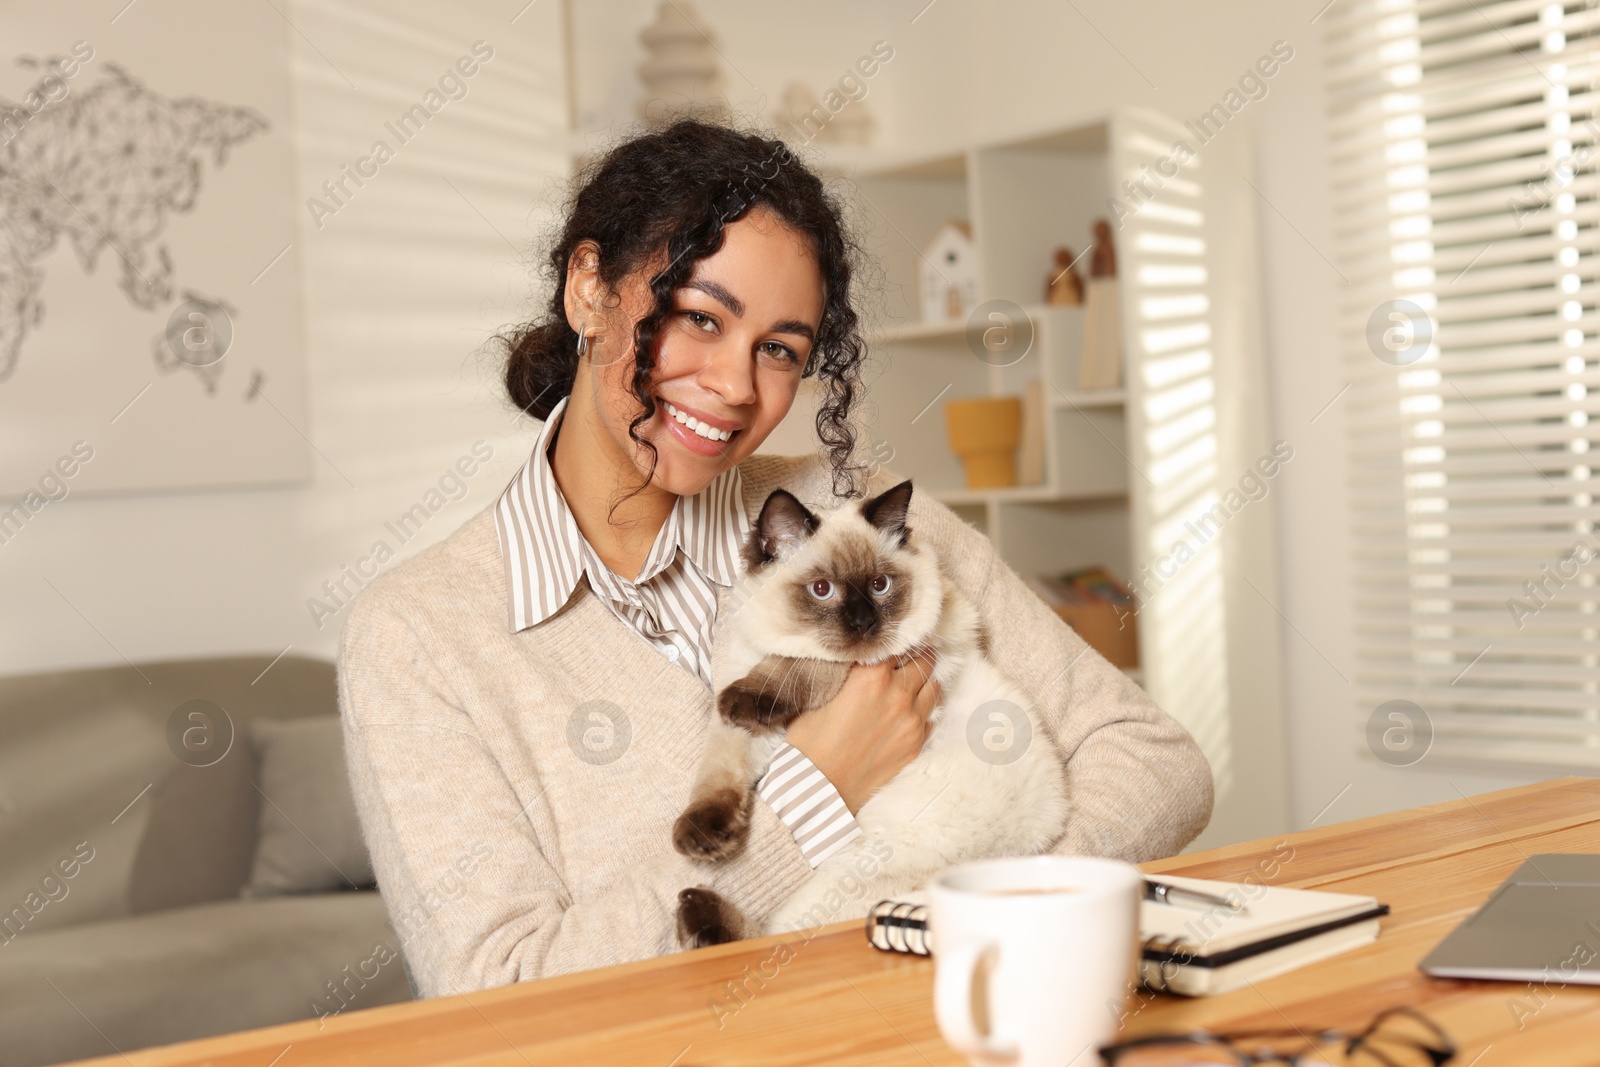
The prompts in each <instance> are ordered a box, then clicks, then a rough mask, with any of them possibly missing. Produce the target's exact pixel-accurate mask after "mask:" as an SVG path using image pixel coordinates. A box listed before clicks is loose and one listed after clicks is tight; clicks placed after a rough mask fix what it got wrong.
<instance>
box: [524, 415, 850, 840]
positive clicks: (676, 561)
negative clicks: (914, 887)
mask: <svg viewBox="0 0 1600 1067" xmlns="http://www.w3.org/2000/svg"><path fill="white" fill-rule="evenodd" d="M568 399H570V398H569V397H563V398H562V399H561V400H560V401H559V402H558V403H557V404H556V406H555V407H554V408H553V409H551V412H550V417H549V418H547V419H546V420H545V422H544V426H543V428H542V429H540V431H539V437H538V440H536V441H535V442H534V446H533V454H532V455H531V456H530V457H529V458H528V462H527V463H525V464H523V467H522V469H521V470H520V471H518V472H517V475H516V477H514V478H513V479H512V480H511V484H510V485H508V486H506V489H505V492H504V493H502V494H501V495H500V499H499V501H498V502H496V504H495V530H496V531H497V532H498V534H499V537H500V554H501V556H502V557H503V559H504V561H505V568H506V586H507V588H508V589H509V590H510V603H509V605H508V610H509V613H510V627H511V631H512V632H513V633H516V632H520V631H522V630H526V629H528V628H529V627H532V626H537V625H538V624H539V623H541V622H543V621H544V620H545V619H547V618H549V617H550V616H551V615H554V614H555V613H556V612H557V611H558V610H559V609H560V608H562V607H563V606H564V605H565V604H566V603H567V601H568V600H569V599H571V597H572V593H573V590H574V589H576V588H577V585H578V579H579V578H580V577H582V576H584V575H587V576H588V579H589V586H590V588H591V589H592V590H593V591H594V593H595V594H596V595H597V596H599V597H600V599H601V600H602V601H604V602H605V604H606V606H607V607H609V608H610V609H611V610H612V612H613V613H615V614H616V615H617V617H618V618H620V619H621V620H622V621H623V622H625V623H627V624H628V625H629V626H631V627H632V628H633V629H634V630H635V631H636V632H638V633H639V635H640V636H642V637H643V638H644V639H645V640H647V641H649V642H650V643H651V645H653V646H654V647H655V648H656V650H657V651H659V652H660V653H661V654H662V655H664V656H666V657H667V658H668V659H670V660H672V661H673V662H675V663H681V664H683V665H684V666H685V667H686V668H687V669H688V670H689V671H691V672H692V673H693V674H694V675H695V676H696V677H698V678H699V679H700V680H701V681H702V682H704V683H705V684H706V686H707V687H708V688H709V687H710V686H711V684H712V683H711V631H712V624H713V623H714V622H715V620H716V611H717V595H716V588H715V586H714V585H713V583H715V585H722V586H730V585H732V584H733V582H734V579H735V577H736V576H737V573H738V560H739V546H740V544H741V543H742V542H743V540H744V537H745V535H746V533H747V531H748V530H749V528H750V519H749V516H748V515H747V514H746V512H745V507H744V496H743V489H742V486H743V480H742V478H741V477H740V474H739V468H738V467H729V468H728V469H727V470H726V471H724V472H722V473H721V474H719V475H717V476H716V477H715V478H713V479H712V480H711V484H710V485H708V486H706V487H705V488H704V489H702V490H701V491H700V492H698V493H696V494H694V495H693V496H680V497H678V500H677V503H676V504H674V505H673V508H672V511H671V512H670V513H669V514H668V516H667V521H666V522H665V523H663V524H662V526H661V530H660V532H659V533H657V534H656V539H655V543H654V544H653V545H651V547H650V553H649V555H648V556H646V557H645V562H644V566H643V567H641V568H640V570H639V574H638V576H637V577H635V578H634V579H633V580H632V581H630V580H628V579H626V578H623V577H622V576H620V575H618V574H617V573H616V572H615V571H613V570H611V568H610V567H608V566H606V564H605V562H604V561H603V560H601V559H600V557H599V556H598V555H597V554H596V553H595V551H594V548H593V547H592V546H591V545H590V544H589V542H588V539H587V538H585V537H584V536H583V533H582V531H580V530H579V529H578V522H577V519H576V518H575V517H574V516H573V514H572V510H571V508H569V507H568V506H567V501H566V498H565V497H564V496H563V495H562V493H561V488H560V486H558V485H557V484H556V479H555V474H554V472H553V471H552V470H551V469H550V460H549V449H550V445H551V443H552V442H553V441H554V439H555V435H556V431H557V430H558V429H559V428H560V423H561V415H562V413H563V412H564V411H565V410H566V406H567V400H568ZM757 791H758V792H759V793H760V794H761V796H762V797H763V798H764V799H766V800H767V802H768V803H769V804H771V805H772V808H773V811H775V812H776V813H777V815H778V817H779V818H781V819H782V820H783V821H784V823H785V824H786V825H787V826H788V827H789V829H790V830H791V831H792V832H793V833H794V835H795V840H796V841H797V842H798V843H799V845H800V848H801V851H803V852H804V853H805V856H806V859H807V860H809V861H810V863H811V865H812V866H813V867H816V866H818V865H819V864H821V863H822V861H823V860H825V859H827V858H828V857H829V856H831V855H832V854H833V853H834V852H836V851H838V850H839V849H841V848H843V847H844V846H845V845H846V844H848V843H849V842H850V841H851V840H853V839H854V838H856V837H858V836H860V833H861V828H860V827H859V826H858V825H857V824H856V821H855V818H854V817H853V816H852V815H851V814H850V809H849V808H848V807H847V806H846V805H845V802H844V798H843V797H841V796H840V795H839V791H838V790H837V789H835V788H834V786H833V783H831V782H829V781H828V778H827V776H826V775H824V774H823V773H822V771H821V770H819V769H818V768H817V766H816V765H815V764H814V763H812V762H811V761H810V760H809V759H807V758H806V757H805V755H804V754H803V753H802V752H801V751H800V750H799V749H797V748H795V747H794V746H792V745H789V744H787V743H784V744H782V745H781V746H780V748H779V750H778V753H777V754H776V755H775V756H774V757H773V760H772V764H771V765H770V767H769V768H768V770H767V772H766V774H765V775H763V776H762V779H761V781H760V782H759V783H758V784H757Z"/></svg>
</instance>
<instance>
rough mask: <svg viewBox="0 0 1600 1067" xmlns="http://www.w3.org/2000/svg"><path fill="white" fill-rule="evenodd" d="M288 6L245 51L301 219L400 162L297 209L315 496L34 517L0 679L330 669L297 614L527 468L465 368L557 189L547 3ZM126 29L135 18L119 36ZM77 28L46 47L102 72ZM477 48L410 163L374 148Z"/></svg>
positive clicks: (10, 573)
mask: <svg viewBox="0 0 1600 1067" xmlns="http://www.w3.org/2000/svg"><path fill="white" fill-rule="evenodd" d="M119 6H120V5H119ZM519 6H520V5H519ZM284 10H285V13H286V14H287V16H288V18H289V20H291V21H292V23H293V26H292V27H291V26H290V25H289V24H287V23H285V24H284V25H283V27H282V30H283V38H282V40H279V41H264V42H261V46H262V47H264V48H279V49H286V50H287V51H288V54H289V57H290V64H291V70H292V77H293V91H294V108H295V115H296V127H297V137H296V142H297V149H298V153H299V160H298V175H299V181H298V185H299V189H298V192H297V203H303V201H304V200H305V199H306V198H307V197H309V196H311V195H313V194H314V193H315V192H316V191H317V190H318V188H319V187H320V186H321V184H322V182H323V181H324V180H325V179H328V178H330V177H336V176H337V173H338V170H339V165H340V164H341V163H350V162H353V161H354V160H355V159H356V158H357V157H358V156H362V155H365V154H367V152H368V151H369V149H370V147H371V145H372V142H373V141H374V140H377V139H380V138H384V139H386V140H389V141H390V143H391V147H393V148H395V152H396V154H395V158H394V159H393V160H392V161H391V162H389V163H388V164H386V165H384V166H383V167H382V168H381V169H380V171H379V173H378V175H377V177H375V178H373V179H371V180H370V181H369V182H368V183H367V185H366V186H365V187H363V188H362V189H361V190H359V192H358V194H357V195H356V196H355V197H353V198H352V199H351V200H350V202H349V203H348V205H347V206H346V207H344V208H343V209H342V210H341V211H340V212H339V213H338V214H337V215H336V216H334V217H332V218H327V219H324V220H323V222H324V225H323V227H322V228H321V230H320V231H319V230H318V229H317V228H316V227H315V226H314V225H313V224H312V220H311V216H310V213H309V212H308V211H306V210H304V209H303V208H302V209H301V210H300V212H299V217H300V219H301V227H300V231H299V247H298V251H299V253H300V255H301V257H302V263H303V268H304V275H303V277H304V289H305V301H306V322H307V331H306V349H307V353H308V357H307V358H308V363H309V371H310V374H309V380H310V409H311V413H310V418H309V421H308V423H307V424H306V425H304V426H302V427H300V429H301V430H303V431H304V432H305V434H306V436H307V437H309V438H310V440H311V441H312V442H313V443H314V444H315V446H316V448H317V450H318V451H319V452H320V453H321V456H320V457H318V456H314V457H313V464H314V465H313V474H312V480H311V482H310V484H309V485H306V486H303V487H296V488H286V489H274V490H249V491H234V492H195V493H170V494H160V495H144V496H127V497H99V498H96V497H91V496H87V495H73V496H71V497H69V498H67V500H65V501H63V502H61V503H58V504H52V505H51V506H50V507H49V508H48V509H47V510H45V511H43V512H41V513H40V514H39V515H38V516H37V517H35V519H34V520H33V521H32V522H30V523H29V524H28V526H27V527H26V528H25V529H24V530H23V531H22V532H21V534H20V535H19V536H17V537H16V538H15V539H13V540H12V541H11V542H10V543H8V544H6V545H5V546H3V547H0V605H4V608H3V610H0V674H10V673H21V672H26V671H33V670H42V669H47V668H52V667H70V666H80V665H88V664H102V663H118V662H121V657H123V656H125V657H127V658H128V659H130V660H133V661H135V662H137V661H141V660H146V659H156V658H163V657H185V656H193V655H204V654H211V653H216V654H222V653H232V652H263V651H264V652H267V653H268V654H276V653H277V652H279V651H280V650H282V649H284V648H285V647H286V646H292V647H293V649H294V650H295V651H296V652H301V653H311V654H318V655H323V656H327V657H332V656H333V655H334V653H335V651H336V648H337V640H338V633H339V626H338V622H339V619H338V618H337V617H335V618H333V619H331V620H324V625H323V626H322V627H321V628H318V626H317V625H315V623H314V622H313V619H312V615H311V613H310V611H309V610H308V608H307V599H308V598H309V597H311V596H313V595H314V594H316V593H317V592H318V591H319V587H320V586H321V584H322V583H323V582H324V581H325V580H329V579H335V578H338V577H339V576H340V573H341V568H342V567H343V566H344V565H346V564H351V563H354V562H355V561H356V559H357V558H358V557H360V556H361V555H363V554H365V553H367V552H368V551H369V550H370V549H371V548H372V546H373V544H374V543H375V542H376V541H378V540H380V539H381V540H386V541H387V542H388V543H389V544H390V547H391V548H394V549H396V550H397V551H398V552H399V553H400V554H401V555H405V554H409V553H410V552H413V551H415V550H416V549H417V548H418V547H420V546H421V545H422V544H424V543H428V542H432V541H434V540H437V539H438V538H440V537H442V536H444V535H445V534H446V533H448V532H449V531H450V530H452V529H454V528H455V527H456V526H458V525H460V523H461V522H462V521H463V520H465V519H466V518H467V516H469V515H470V514H472V513H473V512H474V511H476V510H477V509H478V508H480V507H482V506H484V505H485V504H487V503H488V502H489V501H490V500H492V499H493V497H494V496H495V495H496V494H497V493H498V491H499V489H500V488H501V487H503V486H504V484H505V483H506V481H507V480H509V478H510V476H511V474H512V473H514V471H515V470H516V468H517V467H518V466H519V465H520V464H521V461H522V459H523V458H525V455H526V449H527V447H528V444H529V443H530V442H531V437H530V435H529V430H530V429H532V428H534V425H535V424H530V423H528V422H527V421H526V420H524V422H523V425H522V427H516V426H514V425H513V423H512V419H511V416H512V414H513V412H511V411H510V410H509V409H508V407H507V406H506V405H504V404H503V403H502V402H501V400H500V394H499V390H498V387H497V386H496V385H495V383H494V381H493V375H494V360H493V359H492V357H491V356H490V355H489V354H488V350H486V349H484V350H483V353H484V354H482V355H479V354H478V353H479V351H480V349H481V348H482V346H483V343H484V341H485V340H486V338H487V337H488V334H489V333H490V332H491V331H493V330H495V329H497V328H499V327H501V326H503V325H505V324H508V323H511V322H513V321H515V320H517V319H519V318H520V317H521V316H522V315H524V314H525V313H526V312H527V311H528V310H529V308H530V305H529V303H528V300H529V279H528V272H527V271H526V270H525V268H524V265H523V264H522V263H521V262H520V261H519V260H520V257H521V256H522V254H523V252H524V250H525V249H526V248H527V247H528V246H529V245H530V244H531V243H532V241H533V240H534V238H536V237H537V236H538V235H539V233H540V227H541V226H542V225H544V222H545V214H546V212H545V208H546V206H547V204H548V203H549V201H550V198H551V197H552V196H553V195H555V191H554V190H553V188H552V186H551V184H550V182H551V180H552V178H559V177H561V176H564V173H565V167H566V160H565V157H564V155H563V152H564V151H565V127H566V122H567V112H566V83H565V77H566V71H565V66H564V53H563V48H562V41H563V27H562V23H561V7H560V6H559V5H558V4H554V3H548V2H546V3H542V4H535V5H533V6H532V7H530V8H529V9H527V10H526V11H525V12H524V13H523V14H522V15H521V17H520V18H518V19H517V21H516V23H515V24H514V25H513V24H512V23H511V21H510V20H511V18H512V17H513V16H514V15H515V14H516V11H517V7H516V6H512V7H509V8H508V7H507V5H505V4H499V3H490V2H487V0H470V2H466V3H462V2H453V3H451V4H450V5H448V8H446V7H444V6H442V5H436V4H431V3H425V2H422V0H409V2H406V3H390V2H383V3H380V2H379V0H361V2H351V0H295V2H293V3H290V4H288V5H286V6H285V7H284ZM145 14H146V12H144V11H141V9H140V6H134V7H132V8H131V9H130V10H128V11H127V12H126V13H125V14H123V15H122V16H121V18H120V19H119V22H120V23H123V24H126V23H128V22H129V21H130V20H136V19H139V18H141V17H143V16H144V15H145ZM83 18H84V19H86V20H87V19H89V18H90V14H88V13H86V14H84V16H83ZM88 29H89V27H87V26H86V27H85V30H84V32H80V33H77V34H73V33H67V34H65V36H64V39H66V40H72V39H74V37H75V36H86V37H92V38H93V39H94V41H95V43H96V45H97V46H102V45H103V46H104V47H102V52H104V53H106V54H109V53H110V52H111V51H112V50H113V48H114V44H115V36H114V35H115V33H116V32H117V26H116V25H115V24H113V25H109V26H108V25H106V24H105V20H104V19H97V21H95V23H94V25H93V27H92V29H93V31H94V32H93V33H92V34H91V33H89V32H87V30H88ZM479 39H482V40H484V41H485V42H487V43H488V44H489V45H490V46H491V47H492V48H493V49H494V57H493V58H492V59H491V60H490V61H489V62H488V63H487V64H485V65H484V66H483V67H482V69H481V70H480V71H479V72H478V74H476V75H475V76H474V77H473V78H472V79H471V80H470V82H469V89H470V91H469V93H468V95H467V96H466V97H465V98H463V99H459V100H452V101H450V102H449V103H448V104H447V105H446V106H445V107H444V108H443V109H442V110H441V111H440V112H439V114H438V115H436V116H435V117H434V118H433V119H432V120H431V121H430V122H429V124H428V125H427V127H426V128H425V129H424V130H423V131H422V132H421V133H419V134H418V135H417V136H416V137H415V139H414V140H412V141H411V142H410V143H408V144H405V145H403V146H402V145H399V144H398V142H397V141H396V140H395V139H394V138H393V137H388V136H386V135H385V133H384V130H383V124H384V122H385V121H386V120H389V119H393V118H395V117H396V116H398V115H399V114H400V113H401V112H402V111H404V110H405V109H406V108H408V107H410V106H411V105H412V104H414V103H417V102H418V101H419V99H420V98H421V96H422V94H423V93H425V92H426V91H427V90H428V89H429V87H430V86H432V85H434V84H435V83H436V82H437V80H438V78H439V76H440V75H441V74H442V73H443V72H444V71H445V69H446V68H447V67H448V66H449V65H450V64H452V63H454V62H455V60H456V59H457V58H458V57H460V56H461V55H463V54H467V53H468V52H469V51H470V49H471V47H472V44H473V42H474V41H476V40H479ZM190 44H191V46H192V47H205V42H203V41H197V42H191V43H190ZM182 46H183V42H175V43H174V54H175V59H174V62H175V63H176V62H178V59H179V58H181V54H182ZM144 73H145V74H146V75H148V80H149V81H150V82H151V84H152V85H153V86H155V87H158V88H159V87H160V86H161V81H162V79H161V77H160V76H159V72H148V71H147V72H144ZM347 79H348V81H347ZM352 86H353V87H352ZM447 179H448V181H447ZM451 182H453V183H454V185H455V189H452V188H451V185H450V184H449V183H451ZM456 190H459V193H458V192H457V191H456ZM201 209H202V210H203V209H204V204H203V203H202V206H201ZM219 221H220V222H222V223H223V224H226V220H225V219H224V220H219ZM47 295H48V294H47ZM480 439H481V440H483V441H485V442H486V444H487V445H488V447H490V448H492V449H493V450H494V455H493V459H492V460H491V461H490V462H489V463H488V464H487V466H486V467H484V468H483V469H481V470H479V471H477V472H476V473H475V474H474V476H473V477H472V478H471V479H469V480H466V484H467V487H468V492H467V493H466V495H465V496H464V497H463V498H462V499H460V500H458V501H455V502H450V503H447V504H446V505H445V506H444V507H443V508H441V509H440V510H439V511H438V512H437V513H435V514H432V515H431V516H430V518H429V519H428V522H427V524H426V525H424V526H423V528H422V530H421V532H420V535H419V536H417V537H416V538H414V539H413V540H411V542H410V543H409V544H404V545H402V544H401V543H400V541H399V539H398V538H396V537H395V536H394V535H393V534H391V533H389V532H388V531H386V529H385V527H384V523H385V522H386V521H387V520H390V519H393V518H395V517H397V516H398V515H400V514H401V513H402V512H405V511H406V510H407V509H409V508H411V507H412V506H413V505H414V504H417V503H420V502H425V499H426V493H427V491H428V490H429V489H430V488H436V483H437V482H438V480H439V478H440V477H441V476H442V475H444V474H445V473H446V472H447V471H448V470H449V469H450V467H451V465H452V464H453V463H455V461H456V460H457V459H458V458H460V457H462V456H464V455H468V454H469V450H470V448H471V446H472V444H473V442H475V441H477V440H480ZM322 457H325V458H322ZM346 479H348V481H347V480H346ZM52 584H53V585H54V586H55V587H56V589H59V591H60V592H59V593H57V592H56V591H54V590H52V588H51V585H52Z"/></svg>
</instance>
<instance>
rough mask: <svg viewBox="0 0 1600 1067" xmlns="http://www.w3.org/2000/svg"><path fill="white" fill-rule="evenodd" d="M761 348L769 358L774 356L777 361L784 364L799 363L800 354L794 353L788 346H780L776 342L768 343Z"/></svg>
mask: <svg viewBox="0 0 1600 1067" xmlns="http://www.w3.org/2000/svg"><path fill="white" fill-rule="evenodd" d="M761 347H762V348H764V349H766V352H767V354H768V355H769V356H776V357H777V358H778V359H781V360H783V361H784V362H785V363H799V362H800V353H798V352H796V351H795V350H794V349H792V348H790V347H789V346H788V345H781V344H779V343H778V342H776V341H768V342H766V343H765V344H763V345H762V346H761Z"/></svg>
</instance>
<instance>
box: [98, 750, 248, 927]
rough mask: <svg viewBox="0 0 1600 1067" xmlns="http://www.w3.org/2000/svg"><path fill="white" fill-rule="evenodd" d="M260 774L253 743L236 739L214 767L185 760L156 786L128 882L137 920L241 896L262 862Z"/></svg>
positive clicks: (132, 907) (129, 900)
mask: <svg viewBox="0 0 1600 1067" xmlns="http://www.w3.org/2000/svg"><path fill="white" fill-rule="evenodd" d="M174 762H176V761H174ZM255 769H256V768H255V758H254V755H253V754H252V752H251V751H250V742H249V739H248V738H246V737H235V738H234V739H233V744H232V745H231V746H230V747H229V749H228V750H227V752H226V753H225V754H223V755H222V756H221V758H220V759H218V760H217V761H216V762H215V763H211V764H209V765H205V766H191V765H189V764H187V763H181V762H178V763H177V765H176V766H174V767H173V768H172V769H171V770H169V771H168V772H167V774H166V776H165V777H163V778H162V779H161V780H160V781H159V782H157V783H156V784H155V786H154V788H153V789H151V791H150V794H149V795H148V796H147V797H145V798H144V799H145V800H146V801H148V802H149V805H150V812H149V821H148V822H147V823H146V824H145V828H144V836H143V837H142V838H140V840H139V851H138V852H137V853H135V854H134V857H133V870H132V871H131V872H130V874H129V878H128V911H129V913H130V914H133V915H142V914H144V913H146V912H151V911H160V910H162V909H164V908H180V907H184V906H185V905H188V904H199V903H201V902H202V901H207V900H227V899H230V898H234V897H237V896H238V895H239V890H240V889H241V888H243V886H244V884H245V882H246V881H247V880H248V879H249V877H250V867H251V864H252V863H253V862H254V859H255V851H256V847H255V846H256V834H255V830H256V823H257V821H258V818H259V817H258V815H257V808H258V804H257V801H258V798H259V796H260V794H258V793H257V792H256V788H255V777H256V775H255Z"/></svg>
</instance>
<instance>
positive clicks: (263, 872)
mask: <svg viewBox="0 0 1600 1067" xmlns="http://www.w3.org/2000/svg"><path fill="white" fill-rule="evenodd" d="M250 736H251V740H252V744H253V747H254V748H255V752H256V784H257V786H258V787H259V788H260V792H261V805H260V811H261V821H260V824H259V830H258V834H257V844H256V856H255V864H254V866H253V868H252V870H251V872H250V882H249V884H248V885H247V886H245V888H244V894H243V895H245V896H247V897H263V896H270V895H273V894H276V893H306V892H321V891H325V890H329V889H341V888H352V889H354V888H367V887H371V886H375V885H376V884H377V880H376V878H375V877H374V875H373V873H372V859H371V857H370V856H368V855H367V846H366V842H365V841H364V840H363V838H362V836H361V823H360V821H359V819H358V818H357V816H356V804H355V800H354V798H353V797H352V796H351V793H350V778H349V775H348V773H347V772H346V770H345V764H344V738H343V736H342V733H341V731H340V725H339V717H338V716H337V715H316V716H312V717H310V718H305V719H292V720H282V721H271V720H266V719H262V720H258V721H256V722H253V723H251V724H250Z"/></svg>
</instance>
